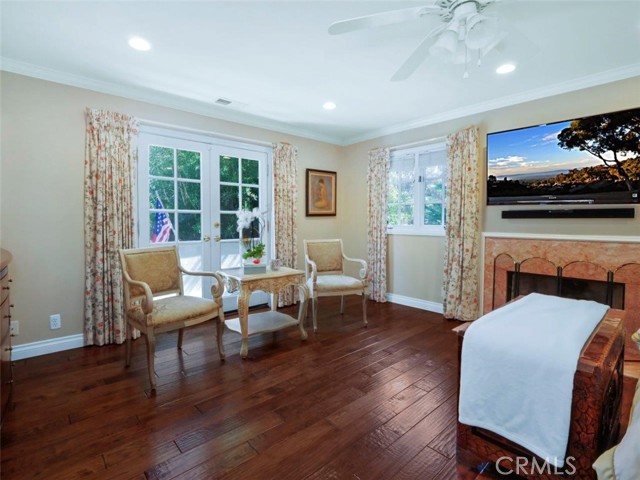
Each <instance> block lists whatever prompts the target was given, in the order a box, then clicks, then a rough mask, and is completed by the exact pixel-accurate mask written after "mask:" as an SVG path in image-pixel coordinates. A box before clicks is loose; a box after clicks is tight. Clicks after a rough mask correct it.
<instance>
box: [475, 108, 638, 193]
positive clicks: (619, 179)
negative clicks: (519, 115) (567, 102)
mask: <svg viewBox="0 0 640 480" xmlns="http://www.w3.org/2000/svg"><path fill="white" fill-rule="evenodd" d="M639 190H640V108H636V109H631V110H624V111H619V112H612V113H606V114H602V115H593V116H590V117H583V118H578V119H574V120H569V121H564V122H556V123H549V124H544V125H537V126H534V127H528V128H519V129H516V130H509V131H505V132H496V133H489V134H488V135H487V204H488V205H527V204H554V203H558V204H586V205H589V204H603V203H639V202H640V196H639V195H640V191H639Z"/></svg>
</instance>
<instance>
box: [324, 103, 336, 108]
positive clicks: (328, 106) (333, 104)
mask: <svg viewBox="0 0 640 480" xmlns="http://www.w3.org/2000/svg"><path fill="white" fill-rule="evenodd" d="M322 108H324V109H325V110H333V109H334V108H336V104H335V103H333V102H324V105H322Z"/></svg>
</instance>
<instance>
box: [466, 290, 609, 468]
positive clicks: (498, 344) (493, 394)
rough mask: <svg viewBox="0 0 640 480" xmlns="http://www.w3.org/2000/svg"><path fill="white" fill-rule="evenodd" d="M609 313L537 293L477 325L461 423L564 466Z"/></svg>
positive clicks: (469, 347)
mask: <svg viewBox="0 0 640 480" xmlns="http://www.w3.org/2000/svg"><path fill="white" fill-rule="evenodd" d="M608 308H609V307H607V306H606V305H602V304H600V303H597V302H592V301H589V300H572V299H567V298H560V297H553V296H549V295H541V294H537V293H532V294H529V295H527V296H526V297H524V298H521V299H519V300H517V301H514V302H512V303H509V304H507V305H505V306H503V307H501V308H499V309H497V310H494V311H493V312H490V313H488V314H487V315H485V316H483V317H481V318H479V319H478V320H476V321H475V322H473V323H472V324H471V326H470V327H469V328H468V329H467V331H466V333H465V336H464V342H463V347H462V367H461V377H460V403H459V420H460V422H461V423H464V424H466V425H472V426H476V427H481V428H485V429H487V430H490V431H492V432H494V433H497V434H499V435H502V436H503V437H505V438H507V439H509V440H511V441H513V442H515V443H517V444H519V445H521V446H523V447H525V448H526V449H528V450H530V451H531V452H533V453H535V454H536V455H538V456H539V457H541V458H543V459H545V460H546V461H547V462H549V463H550V464H552V465H555V466H557V467H562V466H563V465H564V462H565V455H566V450H567V442H568V439H569V425H570V422H571V398H572V392H573V377H574V375H575V372H576V368H577V365H578V360H579V357H580V351H581V350H582V348H583V347H584V345H585V343H586V341H587V340H588V339H589V337H590V336H591V333H592V332H593V330H594V329H595V327H596V326H597V325H598V323H599V322H600V320H601V319H602V318H603V317H604V315H605V313H606V312H607V309H608Z"/></svg>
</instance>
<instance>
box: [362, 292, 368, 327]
mask: <svg viewBox="0 0 640 480" xmlns="http://www.w3.org/2000/svg"><path fill="white" fill-rule="evenodd" d="M362 321H363V322H364V326H365V327H366V326H367V325H369V322H367V295H366V294H365V292H362Z"/></svg>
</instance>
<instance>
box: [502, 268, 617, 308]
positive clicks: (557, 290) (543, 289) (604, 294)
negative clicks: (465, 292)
mask: <svg viewBox="0 0 640 480" xmlns="http://www.w3.org/2000/svg"><path fill="white" fill-rule="evenodd" d="M624 287H625V285H624V283H618V282H614V281H606V282H605V281H600V280H587V279H583V278H570V277H561V276H555V275H541V274H538V273H523V272H507V301H509V300H511V299H513V298H515V297H517V296H519V295H527V294H529V293H542V294H546V295H556V296H558V297H565V298H574V299H577V300H593V301H595V302H598V303H602V304H604V305H609V307H611V308H616V309H620V310H623V309H624Z"/></svg>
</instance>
